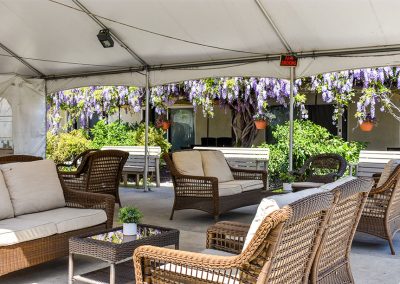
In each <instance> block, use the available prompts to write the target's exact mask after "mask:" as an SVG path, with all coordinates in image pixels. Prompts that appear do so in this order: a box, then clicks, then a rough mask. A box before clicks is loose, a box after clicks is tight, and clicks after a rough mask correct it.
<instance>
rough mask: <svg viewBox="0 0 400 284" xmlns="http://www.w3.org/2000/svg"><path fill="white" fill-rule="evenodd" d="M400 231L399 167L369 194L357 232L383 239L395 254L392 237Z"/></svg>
mask: <svg viewBox="0 0 400 284" xmlns="http://www.w3.org/2000/svg"><path fill="white" fill-rule="evenodd" d="M399 230H400V165H399V166H397V167H396V168H395V169H394V171H393V172H392V174H391V175H390V176H389V178H388V179H387V181H386V182H385V183H384V184H383V185H381V186H380V187H375V188H373V189H372V190H371V192H370V193H369V196H368V199H367V202H366V204H365V207H364V210H363V213H362V215H361V219H360V223H359V224H358V228H357V231H359V232H364V233H367V234H370V235H374V236H377V237H380V238H382V239H385V240H387V241H388V242H389V246H390V251H391V253H392V255H394V254H395V250H394V246H393V237H394V235H395V234H396V232H397V231H399Z"/></svg>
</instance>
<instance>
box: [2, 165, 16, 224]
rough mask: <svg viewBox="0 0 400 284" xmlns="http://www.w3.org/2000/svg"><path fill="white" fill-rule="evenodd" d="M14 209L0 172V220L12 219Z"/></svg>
mask: <svg viewBox="0 0 400 284" xmlns="http://www.w3.org/2000/svg"><path fill="white" fill-rule="evenodd" d="M13 217H14V209H13V207H12V203H11V199H10V194H9V193H8V188H7V186H6V182H5V181H4V177H3V174H2V172H1V171H0V220H3V219H7V218H13Z"/></svg>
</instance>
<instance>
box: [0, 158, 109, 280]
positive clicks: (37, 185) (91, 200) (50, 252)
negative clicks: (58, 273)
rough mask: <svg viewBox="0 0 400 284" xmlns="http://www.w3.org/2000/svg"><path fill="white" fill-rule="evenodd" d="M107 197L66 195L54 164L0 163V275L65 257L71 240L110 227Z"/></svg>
mask: <svg viewBox="0 0 400 284" xmlns="http://www.w3.org/2000/svg"><path fill="white" fill-rule="evenodd" d="M114 203H115V199H114V197H113V196H111V195H105V194H96V193H88V192H79V191H73V190H69V189H67V188H66V187H65V185H64V183H63V181H62V180H61V179H60V178H59V176H58V173H57V170H56V166H55V164H54V163H53V162H51V161H48V160H44V161H41V159H40V158H37V157H32V156H21V155H20V156H9V157H1V159H0V275H5V274H7V273H10V272H13V271H17V270H20V269H23V268H26V267H30V266H33V265H37V264H40V263H43V262H46V261H49V260H52V259H55V258H58V257H62V256H66V255H68V239H69V238H70V237H71V236H75V235H79V234H84V233H89V232H93V231H97V230H103V229H105V228H109V227H112V220H113V214H114Z"/></svg>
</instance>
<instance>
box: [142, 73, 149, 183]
mask: <svg viewBox="0 0 400 284" xmlns="http://www.w3.org/2000/svg"><path fill="white" fill-rule="evenodd" d="M149 100H150V73H149V69H146V109H145V124H146V126H145V132H144V174H143V185H144V191H149V187H148V185H147V174H148V170H149V111H150V110H149V106H150V103H149Z"/></svg>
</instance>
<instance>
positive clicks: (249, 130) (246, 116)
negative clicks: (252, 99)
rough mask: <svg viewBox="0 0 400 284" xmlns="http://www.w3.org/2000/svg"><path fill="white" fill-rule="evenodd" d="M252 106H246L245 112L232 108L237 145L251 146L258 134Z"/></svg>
mask: <svg viewBox="0 0 400 284" xmlns="http://www.w3.org/2000/svg"><path fill="white" fill-rule="evenodd" d="M251 108H252V107H251V106H250V105H249V106H246V108H245V111H244V112H238V111H237V110H236V109H232V127H233V132H234V134H235V141H236V143H235V144H236V146H237V147H251V146H252V145H253V142H254V139H255V138H256V136H257V132H258V131H257V128H256V126H255V125H254V121H253V113H254V112H253V111H252V110H251Z"/></svg>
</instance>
